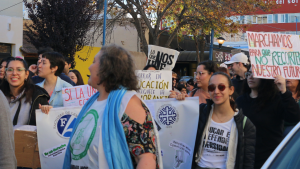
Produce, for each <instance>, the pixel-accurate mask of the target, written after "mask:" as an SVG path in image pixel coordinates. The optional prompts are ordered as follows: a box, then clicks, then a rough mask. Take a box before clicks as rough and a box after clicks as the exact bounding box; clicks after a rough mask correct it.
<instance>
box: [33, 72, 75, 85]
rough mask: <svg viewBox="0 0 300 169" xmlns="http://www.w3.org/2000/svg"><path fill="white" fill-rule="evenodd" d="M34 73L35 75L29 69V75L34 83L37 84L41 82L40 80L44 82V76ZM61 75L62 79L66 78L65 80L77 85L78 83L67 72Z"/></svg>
mask: <svg viewBox="0 0 300 169" xmlns="http://www.w3.org/2000/svg"><path fill="white" fill-rule="evenodd" d="M33 75H34V74H33V73H32V72H31V71H29V77H31V80H32V82H33V84H37V83H40V82H42V81H44V80H45V79H44V78H42V77H40V76H33ZM59 77H60V78H61V79H62V80H64V81H66V82H68V83H70V84H71V85H72V86H76V84H75V83H74V82H73V81H72V80H71V79H70V78H69V76H67V75H66V74H64V73H61V74H60V75H59Z"/></svg>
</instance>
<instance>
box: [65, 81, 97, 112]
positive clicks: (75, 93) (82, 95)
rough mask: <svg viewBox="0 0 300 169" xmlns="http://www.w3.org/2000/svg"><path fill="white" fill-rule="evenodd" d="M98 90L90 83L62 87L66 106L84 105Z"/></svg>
mask: <svg viewBox="0 0 300 169" xmlns="http://www.w3.org/2000/svg"><path fill="white" fill-rule="evenodd" d="M96 92H97V89H94V88H92V87H91V86H89V85H80V86H73V87H67V88H63V89H62V95H63V99H64V107H69V106H83V105H84V103H86V101H87V100H88V99H89V98H90V97H91V96H92V95H93V94H95V93H96Z"/></svg>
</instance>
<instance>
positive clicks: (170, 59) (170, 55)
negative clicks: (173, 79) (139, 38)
mask: <svg viewBox="0 0 300 169" xmlns="http://www.w3.org/2000/svg"><path fill="white" fill-rule="evenodd" d="M179 53H180V52H178V51H177V50H173V49H169V48H164V47H160V46H155V45H148V61H147V65H156V67H157V68H158V70H172V69H173V68H174V66H175V63H176V61H177V58H178V55H179Z"/></svg>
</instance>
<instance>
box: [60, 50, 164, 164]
mask: <svg viewBox="0 0 300 169" xmlns="http://www.w3.org/2000/svg"><path fill="white" fill-rule="evenodd" d="M133 67H134V65H133V60H132V58H131V56H130V54H129V53H128V52H127V51H126V50H125V49H123V48H121V47H119V46H117V45H113V44H112V45H108V46H104V47H102V49H101V50H100V52H99V53H98V54H97V55H96V56H95V58H94V61H93V63H92V65H91V66H90V67H89V70H90V79H89V81H88V84H89V85H91V86H92V87H93V88H95V89H97V90H98V91H99V92H97V93H95V94H94V95H93V96H92V97H91V98H90V99H89V100H88V102H87V103H86V104H85V105H84V107H83V108H82V110H81V112H80V114H79V115H78V117H77V120H76V123H75V124H74V127H73V132H72V134H71V137H70V141H69V146H68V147H67V150H66V156H65V161H64V166H63V168H64V169H67V168H68V169H69V168H85V167H86V168H110V169H118V168H122V169H131V168H142V169H148V168H149V169H150V168H151V169H154V168H158V167H159V166H162V163H161V160H160V158H161V157H160V155H157V154H160V153H157V152H160V150H159V149H160V148H159V144H157V142H158V137H157V134H158V132H157V130H156V126H155V124H154V121H153V119H152V116H151V114H150V111H149V109H148V108H147V106H146V105H145V104H144V103H143V102H142V101H141V100H140V98H139V97H138V96H137V95H136V90H138V81H137V77H136V75H135V72H134V69H133Z"/></svg>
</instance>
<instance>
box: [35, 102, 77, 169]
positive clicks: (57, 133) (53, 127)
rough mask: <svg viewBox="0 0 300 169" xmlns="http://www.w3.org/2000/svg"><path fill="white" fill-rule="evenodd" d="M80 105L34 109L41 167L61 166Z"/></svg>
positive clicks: (50, 168)
mask: <svg viewBox="0 0 300 169" xmlns="http://www.w3.org/2000/svg"><path fill="white" fill-rule="evenodd" d="M80 110H81V107H60V108H52V109H51V110H50V112H49V114H48V115H47V114H44V113H42V112H41V110H36V126H37V136H38V144H39V154H40V160H41V166H42V169H52V168H62V165H63V162H64V157H65V152H66V148H67V145H68V142H69V138H70V135H71V133H72V130H73V126H74V123H75V121H76V118H77V116H78V114H79V112H80Z"/></svg>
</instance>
